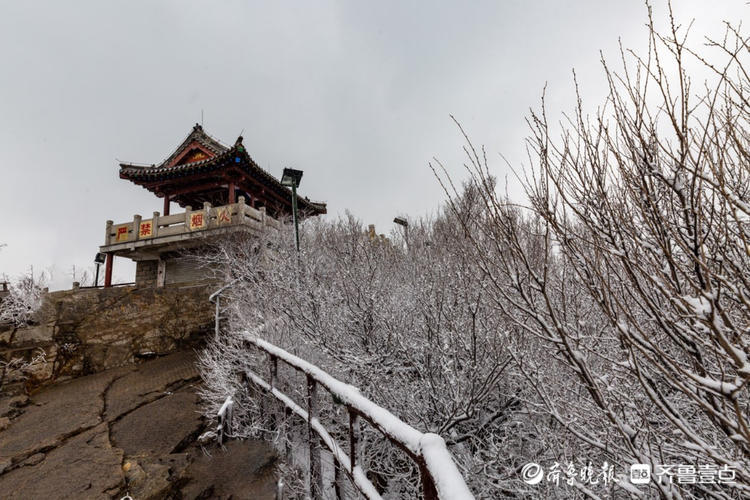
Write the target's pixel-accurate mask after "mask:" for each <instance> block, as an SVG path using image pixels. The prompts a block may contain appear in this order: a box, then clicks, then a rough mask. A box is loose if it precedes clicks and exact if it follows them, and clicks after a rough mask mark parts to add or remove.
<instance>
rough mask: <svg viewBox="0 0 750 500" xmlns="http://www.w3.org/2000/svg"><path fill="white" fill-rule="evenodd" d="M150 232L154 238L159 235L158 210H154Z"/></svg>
mask: <svg viewBox="0 0 750 500" xmlns="http://www.w3.org/2000/svg"><path fill="white" fill-rule="evenodd" d="M151 234H153V237H154V238H156V237H157V236H159V212H154V219H153V222H151Z"/></svg>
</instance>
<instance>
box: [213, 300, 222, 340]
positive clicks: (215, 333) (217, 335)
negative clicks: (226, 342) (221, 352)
mask: <svg viewBox="0 0 750 500" xmlns="http://www.w3.org/2000/svg"><path fill="white" fill-rule="evenodd" d="M220 300H221V296H219V295H217V296H216V316H215V320H214V338H216V339H217V340H218V338H219V301H220Z"/></svg>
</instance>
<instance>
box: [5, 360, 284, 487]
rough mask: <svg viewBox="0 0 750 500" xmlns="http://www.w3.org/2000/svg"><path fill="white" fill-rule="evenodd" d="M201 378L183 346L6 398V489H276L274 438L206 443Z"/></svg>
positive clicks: (211, 423)
mask: <svg viewBox="0 0 750 500" xmlns="http://www.w3.org/2000/svg"><path fill="white" fill-rule="evenodd" d="M198 387H199V378H198V373H197V370H196V368H195V363H194V355H193V354H192V353H191V352H178V353H175V354H171V355H168V356H165V357H162V358H158V359H155V360H151V361H147V362H145V363H143V364H140V365H131V366H126V367H121V368H116V369H112V370H107V371H104V372H102V373H98V374H95V375H89V376H84V377H80V378H77V379H74V380H69V381H67V382H62V383H59V384H55V385H52V386H50V387H47V388H45V389H43V390H42V391H40V392H39V393H37V394H36V395H34V396H31V397H29V398H26V397H23V396H21V397H15V398H10V397H5V398H0V418H5V419H7V427H6V428H5V429H4V430H1V431H0V498H3V499H5V498H19V499H26V498H71V499H73V498H75V499H80V498H116V499H119V498H122V497H123V496H125V495H126V494H129V495H130V496H131V497H132V498H134V499H136V500H143V499H149V498H152V499H157V498H208V497H210V498H252V499H265V498H268V499H272V498H274V492H275V464H276V456H275V454H274V453H273V451H272V450H271V449H270V447H269V446H268V445H267V444H266V443H263V442H253V441H235V442H230V443H228V444H227V446H226V447H225V448H219V447H218V446H217V445H215V444H209V445H204V446H201V445H199V444H198V443H196V438H197V436H198V435H199V434H200V433H202V432H204V431H205V430H206V428H208V426H211V427H212V426H213V425H215V422H207V421H206V420H205V419H204V418H203V417H201V414H200V412H201V409H200V406H199V399H198V396H197V389H198Z"/></svg>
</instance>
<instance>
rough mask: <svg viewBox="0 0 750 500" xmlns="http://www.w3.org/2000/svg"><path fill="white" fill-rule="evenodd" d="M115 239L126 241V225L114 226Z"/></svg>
mask: <svg viewBox="0 0 750 500" xmlns="http://www.w3.org/2000/svg"><path fill="white" fill-rule="evenodd" d="M115 241H116V242H118V243H119V242H121V241H128V226H127V225H123V226H117V227H116V228H115Z"/></svg>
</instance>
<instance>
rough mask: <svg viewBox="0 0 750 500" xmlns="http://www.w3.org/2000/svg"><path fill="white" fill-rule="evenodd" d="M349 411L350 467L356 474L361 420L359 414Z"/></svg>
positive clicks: (349, 409)
mask: <svg viewBox="0 0 750 500" xmlns="http://www.w3.org/2000/svg"><path fill="white" fill-rule="evenodd" d="M347 410H348V411H349V462H350V463H349V465H350V468H351V470H352V472H354V467H355V465H356V463H357V460H356V458H355V457H356V456H357V440H358V439H359V420H358V417H357V414H356V413H354V412H353V411H352V409H351V408H347Z"/></svg>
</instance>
